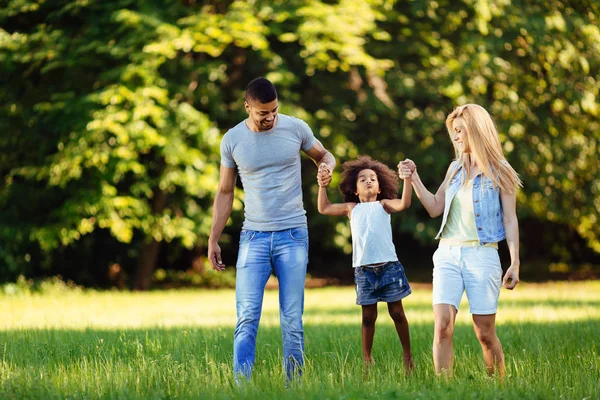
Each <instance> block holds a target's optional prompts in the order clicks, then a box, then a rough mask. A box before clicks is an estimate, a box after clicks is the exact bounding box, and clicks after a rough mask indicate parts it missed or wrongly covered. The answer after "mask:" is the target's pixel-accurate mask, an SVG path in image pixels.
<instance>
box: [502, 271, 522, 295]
mask: <svg viewBox="0 0 600 400" xmlns="http://www.w3.org/2000/svg"><path fill="white" fill-rule="evenodd" d="M517 283H519V267H518V266H515V265H511V266H510V267H509V268H508V269H507V270H506V273H505V274H504V279H502V285H503V286H504V287H505V288H507V289H508V290H513V289H514V288H515V287H516V286H517Z"/></svg>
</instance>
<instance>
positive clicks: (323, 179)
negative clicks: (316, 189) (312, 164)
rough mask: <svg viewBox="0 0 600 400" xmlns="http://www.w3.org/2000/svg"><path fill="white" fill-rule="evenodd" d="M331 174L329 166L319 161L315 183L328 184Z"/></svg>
mask: <svg viewBox="0 0 600 400" xmlns="http://www.w3.org/2000/svg"><path fill="white" fill-rule="evenodd" d="M332 176H333V172H332V171H331V169H330V168H329V166H328V165H327V164H325V163H321V165H319V172H317V183H318V184H319V186H321V187H325V186H329V184H330V183H331V178H332Z"/></svg>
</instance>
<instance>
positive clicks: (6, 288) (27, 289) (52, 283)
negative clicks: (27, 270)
mask: <svg viewBox="0 0 600 400" xmlns="http://www.w3.org/2000/svg"><path fill="white" fill-rule="evenodd" d="M82 291H83V287H81V286H78V285H76V284H75V283H74V282H73V281H67V282H65V281H64V280H62V279H61V277H60V276H54V277H52V278H49V279H42V280H34V279H27V278H25V277H24V276H23V275H20V276H19V277H18V278H17V280H16V282H14V283H5V284H4V285H2V286H0V293H2V294H4V295H6V296H30V295H33V294H36V295H45V296H58V295H61V294H64V293H81V292H82Z"/></svg>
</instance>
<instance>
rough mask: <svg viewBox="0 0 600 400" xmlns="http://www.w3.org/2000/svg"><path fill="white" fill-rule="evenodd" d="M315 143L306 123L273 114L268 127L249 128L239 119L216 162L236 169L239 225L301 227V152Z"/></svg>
mask: <svg viewBox="0 0 600 400" xmlns="http://www.w3.org/2000/svg"><path fill="white" fill-rule="evenodd" d="M315 143H316V138H315V136H314V135H313V133H312V131H311V129H310V127H309V126H308V124H306V122H304V121H302V120H300V119H298V118H294V117H290V116H287V115H284V114H278V116H277V124H276V125H275V127H274V128H273V129H271V130H269V131H265V132H253V131H251V130H250V129H248V127H247V126H246V121H242V122H240V123H239V124H237V125H236V126H235V127H234V128H232V129H230V130H229V131H228V132H227V133H226V134H225V136H223V140H222V141H221V165H223V166H225V167H229V168H236V167H237V169H238V173H239V175H240V178H241V179H242V185H243V186H244V192H245V198H244V215H245V219H244V224H243V229H250V230H255V231H280V230H283V229H290V228H300V227H306V226H307V225H306V211H305V210H304V205H303V203H302V181H301V179H302V178H301V175H300V150H303V151H308V150H310V149H311V148H312V147H313V146H314V145H315Z"/></svg>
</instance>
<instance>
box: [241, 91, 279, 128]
mask: <svg viewBox="0 0 600 400" xmlns="http://www.w3.org/2000/svg"><path fill="white" fill-rule="evenodd" d="M244 107H245V108H246V112H248V117H249V122H250V129H252V130H254V131H256V132H263V131H268V130H270V129H273V127H274V126H275V121H276V119H277V110H278V108H279V104H278V103H277V99H275V100H273V101H271V102H270V103H261V102H259V101H258V100H250V101H249V102H248V101H245V102H244Z"/></svg>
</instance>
